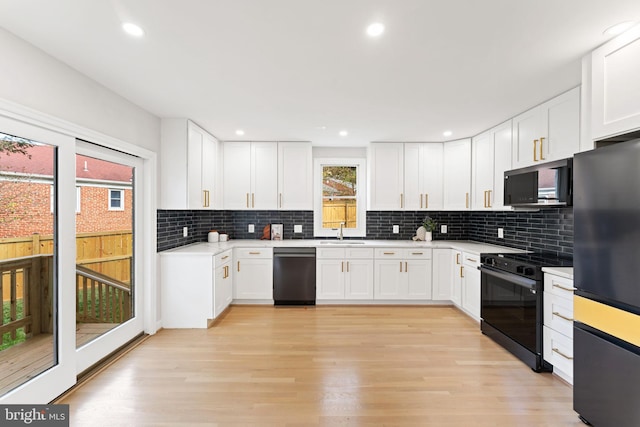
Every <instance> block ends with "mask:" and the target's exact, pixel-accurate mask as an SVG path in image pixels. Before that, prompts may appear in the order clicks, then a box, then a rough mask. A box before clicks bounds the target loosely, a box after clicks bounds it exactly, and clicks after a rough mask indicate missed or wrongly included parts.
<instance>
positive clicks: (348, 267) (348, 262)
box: [347, 261, 349, 273]
mask: <svg viewBox="0 0 640 427" xmlns="http://www.w3.org/2000/svg"><path fill="white" fill-rule="evenodd" d="M348 272H349V261H347V273H348Z"/></svg>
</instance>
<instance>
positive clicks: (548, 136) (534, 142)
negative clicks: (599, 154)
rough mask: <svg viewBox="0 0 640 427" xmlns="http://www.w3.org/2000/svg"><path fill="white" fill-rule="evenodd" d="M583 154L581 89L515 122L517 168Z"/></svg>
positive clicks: (514, 147) (541, 106) (561, 96)
mask: <svg viewBox="0 0 640 427" xmlns="http://www.w3.org/2000/svg"><path fill="white" fill-rule="evenodd" d="M578 151H580V88H579V87H577V88H574V89H571V90H570V91H568V92H565V93H563V94H562V95H559V96H557V97H555V98H553V99H551V100H549V101H547V102H545V103H544V104H541V105H538V106H537V107H535V108H532V109H531V110H529V111H526V112H524V113H522V114H520V115H519V116H516V117H514V118H513V167H514V168H521V167H525V166H530V165H532V164H534V163H538V162H546V161H551V160H558V159H562V158H565V157H571V156H573V154H574V153H577V152H578Z"/></svg>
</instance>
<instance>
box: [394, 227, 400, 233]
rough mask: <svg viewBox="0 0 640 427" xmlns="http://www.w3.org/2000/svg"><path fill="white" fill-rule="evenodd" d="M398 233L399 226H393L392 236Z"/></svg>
mask: <svg viewBox="0 0 640 427" xmlns="http://www.w3.org/2000/svg"><path fill="white" fill-rule="evenodd" d="M399 232H400V226H399V225H394V226H393V233H394V234H398V233H399Z"/></svg>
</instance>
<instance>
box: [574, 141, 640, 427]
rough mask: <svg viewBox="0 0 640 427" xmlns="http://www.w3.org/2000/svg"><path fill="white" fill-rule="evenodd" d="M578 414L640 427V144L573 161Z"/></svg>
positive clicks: (605, 422)
mask: <svg viewBox="0 0 640 427" xmlns="http://www.w3.org/2000/svg"><path fill="white" fill-rule="evenodd" d="M573 173H574V177H573V178H574V180H573V182H574V206H573V211H574V257H573V261H574V286H575V287H576V291H575V297H574V318H575V321H574V385H573V407H574V410H575V411H576V412H577V413H578V414H580V417H581V418H582V420H583V421H586V422H588V423H591V424H592V425H594V426H616V427H624V426H634V427H637V426H640V139H636V140H632V141H627V142H622V143H617V144H614V145H610V146H608V147H604V148H599V149H596V150H593V151H588V152H585V153H580V154H576V156H575V157H574V170H573Z"/></svg>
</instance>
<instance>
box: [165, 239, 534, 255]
mask: <svg viewBox="0 0 640 427" xmlns="http://www.w3.org/2000/svg"><path fill="white" fill-rule="evenodd" d="M327 242H331V243H327ZM336 242H338V241H337V240H327V239H324V240H322V239H317V240H314V239H307V240H248V239H247V240H230V241H228V242H220V243H207V242H203V243H192V244H190V245H187V246H181V247H178V248H174V249H169V250H166V251H163V252H160V255H169V254H181V255H216V254H219V253H221V252H224V251H226V250H227V249H233V248H273V247H328V248H363V247H364V248H398V247H400V248H402V247H406V248H441V249H457V250H460V251H463V252H470V253H473V254H476V255H480V254H481V253H522V252H526V251H524V250H522V249H515V248H509V247H506V246H498V245H491V244H487V243H481V242H474V241H469V240H436V241H431V242H422V241H420V242H416V241H413V240H351V241H349V240H343V241H342V242H340V243H336ZM355 242H362V243H355Z"/></svg>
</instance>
